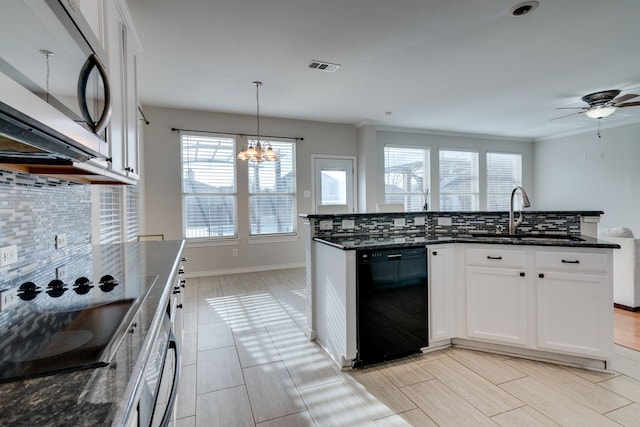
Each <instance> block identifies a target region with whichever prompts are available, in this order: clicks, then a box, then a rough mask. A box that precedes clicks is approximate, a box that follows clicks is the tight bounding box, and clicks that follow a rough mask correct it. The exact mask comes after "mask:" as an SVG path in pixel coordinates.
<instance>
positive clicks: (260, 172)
mask: <svg viewBox="0 0 640 427" xmlns="http://www.w3.org/2000/svg"><path fill="white" fill-rule="evenodd" d="M268 143H269V144H271V147H272V148H273V150H274V151H275V152H276V154H278V157H279V158H280V160H279V161H277V162H269V161H262V162H260V163H255V162H249V163H248V168H249V225H250V234H251V235H261V234H278V233H293V232H294V231H295V224H296V222H295V199H296V171H295V164H296V162H295V144H293V143H291V142H282V141H268ZM265 144H266V143H265ZM263 146H265V145H264V144H263Z"/></svg>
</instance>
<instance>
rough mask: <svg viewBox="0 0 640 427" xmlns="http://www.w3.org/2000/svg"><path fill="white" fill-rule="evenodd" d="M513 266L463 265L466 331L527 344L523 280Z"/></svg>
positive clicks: (497, 340)
mask: <svg viewBox="0 0 640 427" xmlns="http://www.w3.org/2000/svg"><path fill="white" fill-rule="evenodd" d="M521 274H522V271H519V270H517V269H513V268H492V267H467V289H466V291H467V335H468V336H469V337H471V338H480V339H484V340H490V341H496V342H500V343H507V344H519V345H526V344H527V340H528V337H527V313H528V303H529V302H528V301H527V281H526V277H524V276H521Z"/></svg>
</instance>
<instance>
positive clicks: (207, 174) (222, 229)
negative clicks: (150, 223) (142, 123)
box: [181, 134, 237, 239]
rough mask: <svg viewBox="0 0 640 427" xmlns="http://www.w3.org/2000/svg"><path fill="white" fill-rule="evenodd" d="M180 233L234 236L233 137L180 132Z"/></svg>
mask: <svg viewBox="0 0 640 427" xmlns="http://www.w3.org/2000/svg"><path fill="white" fill-rule="evenodd" d="M181 140H182V183H183V187H182V191H183V197H184V199H183V207H184V236H185V237H186V238H187V239H189V238H211V237H231V236H236V235H237V232H236V205H237V201H236V199H237V194H236V154H235V152H236V150H235V146H236V144H235V138H233V137H219V136H214V135H184V134H183V135H182V136H181Z"/></svg>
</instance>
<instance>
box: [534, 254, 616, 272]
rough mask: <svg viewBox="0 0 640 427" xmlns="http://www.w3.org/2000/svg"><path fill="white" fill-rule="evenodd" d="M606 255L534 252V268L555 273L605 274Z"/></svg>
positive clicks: (606, 269) (606, 265)
mask: <svg viewBox="0 0 640 427" xmlns="http://www.w3.org/2000/svg"><path fill="white" fill-rule="evenodd" d="M607 267H608V257H607V255H606V254H595V253H588V252H547V251H538V252H536V268H538V269H547V270H556V271H576V272H578V271H580V272H591V273H606V272H607V271H608V268H607Z"/></svg>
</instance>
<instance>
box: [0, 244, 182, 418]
mask: <svg viewBox="0 0 640 427" xmlns="http://www.w3.org/2000/svg"><path fill="white" fill-rule="evenodd" d="M106 246H108V248H106ZM183 247H184V241H182V240H176V241H163V242H141V243H125V244H117V245H98V246H95V247H94V248H98V249H95V250H99V251H101V252H100V253H101V254H102V253H104V252H105V251H107V252H108V253H109V257H110V258H117V259H119V260H121V262H122V264H123V270H122V271H123V273H122V274H123V276H122V277H121V278H120V280H122V281H123V282H125V283H126V281H129V282H131V281H135V280H137V281H139V282H140V286H142V287H145V286H147V287H148V289H146V297H145V298H144V302H143V303H142V304H141V306H140V308H139V310H138V312H137V313H138V314H137V315H136V317H135V321H136V322H139V323H138V324H137V328H138V329H139V330H141V331H142V332H141V333H140V334H138V338H137V339H123V340H122V343H121V344H120V346H119V347H118V351H117V352H116V353H115V355H114V357H113V359H112V360H111V361H110V363H109V364H108V365H107V366H105V367H99V368H93V369H85V370H80V371H74V372H67V373H58V374H53V375H49V376H44V377H39V378H31V379H24V380H17V381H13V382H8V383H4V384H0V410H1V411H2V415H1V416H0V426H74V427H76V426H96V425H101V426H103V425H121V424H122V423H123V422H125V420H124V419H123V416H124V414H125V413H126V411H127V408H131V406H132V405H133V404H135V401H134V399H135V397H136V395H137V392H138V389H139V387H138V386H139V384H140V383H139V380H140V378H139V375H140V373H141V371H142V369H143V367H144V364H145V362H146V359H147V355H148V352H149V351H150V345H151V343H152V342H153V340H154V339H155V336H156V335H157V330H158V329H159V325H160V321H161V320H162V315H163V312H164V310H165V307H166V304H167V303H168V301H169V298H170V295H171V294H170V289H171V286H170V285H171V284H172V283H173V280H174V279H175V274H176V271H177V267H178V265H179V263H180V261H181V256H182V250H183ZM114 254H115V256H114ZM95 257H96V256H95V255H94V259H95ZM94 264H95V261H94ZM2 314H4V312H3V313H2ZM0 324H1V323H0ZM134 408H135V407H134Z"/></svg>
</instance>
